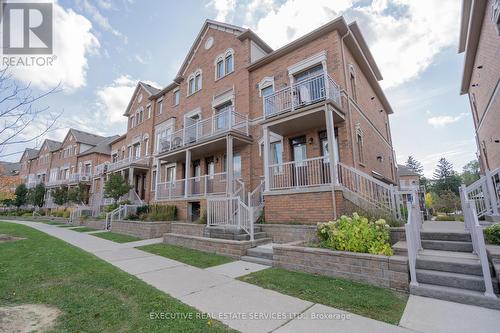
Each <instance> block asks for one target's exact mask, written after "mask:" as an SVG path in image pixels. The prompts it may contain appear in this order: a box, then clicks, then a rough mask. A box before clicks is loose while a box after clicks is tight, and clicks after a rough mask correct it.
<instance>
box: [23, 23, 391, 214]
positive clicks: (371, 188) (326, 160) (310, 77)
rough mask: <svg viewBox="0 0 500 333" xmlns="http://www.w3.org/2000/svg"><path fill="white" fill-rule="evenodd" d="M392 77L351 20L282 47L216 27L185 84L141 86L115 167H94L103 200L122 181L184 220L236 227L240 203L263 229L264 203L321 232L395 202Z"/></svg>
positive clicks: (181, 77)
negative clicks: (358, 209)
mask: <svg viewBox="0 0 500 333" xmlns="http://www.w3.org/2000/svg"><path fill="white" fill-rule="evenodd" d="M380 80H382V75H381V73H380V70H379V69H378V67H377V65H376V63H375V61H374V59H373V56H372V54H371V53H370V51H369V49H368V46H367V44H366V41H365V40H364V38H363V36H362V34H361V32H360V29H359V27H358V25H357V24H356V23H351V24H347V23H346V22H345V20H344V18H343V17H339V18H337V19H335V20H333V21H331V22H329V23H328V24H325V25H324V26H322V27H320V28H318V29H316V30H314V31H312V32H311V33H309V34H307V35H305V36H303V37H301V38H299V39H297V40H295V41H293V42H291V43H289V44H287V45H285V46H283V47H281V48H279V49H277V50H273V49H272V48H271V47H269V46H268V45H267V44H266V43H265V42H264V41H263V40H262V39H261V38H260V37H259V36H257V35H256V34H255V33H254V32H252V31H251V30H249V29H244V28H241V27H237V26H234V25H229V24H225V23H220V22H216V21H212V20H207V21H206V22H205V23H204V25H203V27H202V28H201V30H200V32H199V34H198V36H197V37H196V39H195V40H194V42H193V45H192V47H191V49H190V50H189V51H188V54H187V56H186V57H185V59H184V62H183V63H182V66H181V67H180V69H179V71H178V73H177V75H176V77H175V79H174V80H173V82H171V83H170V84H169V85H167V86H166V87H164V88H163V89H157V88H155V87H152V86H150V85H148V84H146V83H144V82H139V83H138V85H137V87H136V89H135V91H134V93H133V95H132V97H131V100H130V101H129V104H128V106H127V108H126V110H124V116H125V117H127V118H128V125H127V132H126V133H125V134H124V135H122V136H120V137H114V138H112V139H111V140H109V141H107V145H106V149H104V150H102V151H101V152H108V151H109V155H107V157H108V158H109V162H108V161H107V160H106V159H104V161H101V162H96V161H94V160H93V161H92V162H93V163H92V165H94V166H95V167H94V172H93V181H92V184H93V186H92V190H91V191H92V194H93V195H92V200H91V201H92V202H93V203H94V204H97V205H101V204H102V203H103V196H102V184H103V183H104V180H105V176H106V174H110V173H115V172H116V173H120V174H121V175H122V176H123V177H124V178H125V179H127V181H128V182H129V183H130V184H131V185H132V189H133V190H132V191H131V193H133V196H129V197H128V198H129V199H137V200H139V199H140V200H141V201H143V202H157V203H160V204H171V205H176V206H177V208H178V212H179V219H181V220H191V221H194V220H196V219H198V218H199V217H200V216H202V215H203V214H204V213H205V214H207V215H208V219H209V220H210V221H219V222H220V223H227V221H228V220H232V219H234V218H235V214H234V211H235V210H236V211H239V212H241V211H242V209H239V210H238V209H237V208H235V207H236V206H238V205H240V206H239V207H244V208H245V207H246V208H245V209H249V210H248V214H250V213H251V214H252V216H253V219H254V220H255V219H256V217H255V215H256V214H259V215H260V213H261V210H259V211H256V210H252V207H256V206H257V205H260V206H261V207H260V208H262V206H263V205H264V206H265V207H264V212H265V219H266V221H269V222H276V223H280V222H289V221H298V222H301V223H315V222H318V221H326V220H330V219H332V218H333V217H335V216H337V215H339V214H342V213H344V212H348V207H349V205H350V204H353V203H354V204H358V206H359V204H360V203H365V204H366V203H368V204H369V205H370V204H371V205H375V206H377V205H379V204H380V202H382V201H384V200H385V201H387V202H389V201H390V199H388V196H389V195H390V193H389V192H388V191H389V189H391V187H390V186H392V185H394V184H396V183H397V176H396V168H395V159H394V152H393V147H392V140H391V133H390V124H389V115H390V114H392V112H393V111H392V109H391V106H390V104H389V102H388V101H387V99H386V97H385V95H384V93H383V91H382V89H381V87H380V85H379V81H380ZM70 132H71V131H70ZM71 137H74V135H73V136H71V135H70V133H68V136H67V137H66V139H65V142H64V143H63V144H62V148H61V149H63V150H64V149H65V147H66V146H67V145H71V144H72V142H74V141H75V140H74V139H75V138H73V140H69V139H70V138H71ZM101 140H103V138H101ZM331 147H333V148H331ZM89 152H90V150H89ZM79 155H82V152H80V153H79ZM102 155H103V156H104V155H105V154H102ZM23 158H24V159H27V158H29V152H28V151H27V152H26V153H25V155H23ZM22 161H23V160H22ZM76 163H77V160H75V161H74V162H73V163H72V165H73V166H74V167H76ZM99 163H101V164H99ZM60 164H61V163H60ZM69 164H71V163H69ZM66 165H68V162H66ZM58 166H59V168H61V165H58ZM30 172H31V171H30ZM72 172H73V171H72ZM360 194H363V195H364V197H363V196H360ZM367 194H368V196H367ZM353 195H354V197H353ZM356 195H357V196H356ZM360 198H361V201H360ZM233 199H236V200H237V201H234V202H233V201H232V200H233ZM354 199H356V200H354ZM218 200H219V201H218ZM228 200H229V201H228ZM235 205H236V206H235ZM362 207H364V206H363V205H362ZM389 208H390V207H389ZM237 215H241V213H238V214H237ZM245 219H247V217H245Z"/></svg>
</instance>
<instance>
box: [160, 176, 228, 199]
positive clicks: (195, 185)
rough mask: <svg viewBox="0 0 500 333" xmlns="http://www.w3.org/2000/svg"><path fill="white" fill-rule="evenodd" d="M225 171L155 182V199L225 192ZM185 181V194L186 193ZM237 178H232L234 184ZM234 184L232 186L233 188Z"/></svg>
mask: <svg viewBox="0 0 500 333" xmlns="http://www.w3.org/2000/svg"><path fill="white" fill-rule="evenodd" d="M226 175H227V173H226V172H221V173H216V174H213V175H203V176H199V177H190V178H187V180H186V179H179V180H174V181H169V182H161V183H158V184H156V186H157V188H156V200H171V199H176V198H183V197H203V196H210V195H224V194H226V193H227V182H226ZM186 181H187V194H186ZM237 181H238V180H234V184H236V183H237ZM234 187H236V185H234V186H233V188H234Z"/></svg>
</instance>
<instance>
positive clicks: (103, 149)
mask: <svg viewBox="0 0 500 333" xmlns="http://www.w3.org/2000/svg"><path fill="white" fill-rule="evenodd" d="M119 137H120V136H119V135H113V136H108V137H107V138H104V139H103V140H102V141H101V142H99V143H98V144H97V145H96V146H95V147H92V148H90V149H89V150H86V151H84V152H82V153H81V154H80V156H84V155H88V154H92V153H97V154H105V155H111V142H113V141H115V140H116V139H118V138H119Z"/></svg>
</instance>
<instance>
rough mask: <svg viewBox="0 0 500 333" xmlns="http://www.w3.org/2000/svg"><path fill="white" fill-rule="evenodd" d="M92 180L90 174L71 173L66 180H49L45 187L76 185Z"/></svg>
mask: <svg viewBox="0 0 500 333" xmlns="http://www.w3.org/2000/svg"><path fill="white" fill-rule="evenodd" d="M91 179H92V174H90V173H73V174H71V175H69V177H68V178H64V179H50V180H49V181H48V182H47V186H51V187H53V186H60V185H68V184H77V183H80V182H89V181H90V180H91Z"/></svg>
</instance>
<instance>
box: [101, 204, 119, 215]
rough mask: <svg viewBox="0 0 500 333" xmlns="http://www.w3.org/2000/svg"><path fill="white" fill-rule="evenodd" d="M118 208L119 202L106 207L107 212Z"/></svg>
mask: <svg viewBox="0 0 500 333" xmlns="http://www.w3.org/2000/svg"><path fill="white" fill-rule="evenodd" d="M117 208H118V205H117V204H111V205H108V206H106V207H105V208H104V211H105V212H106V213H110V212H112V211H114V210H115V209H117Z"/></svg>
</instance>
